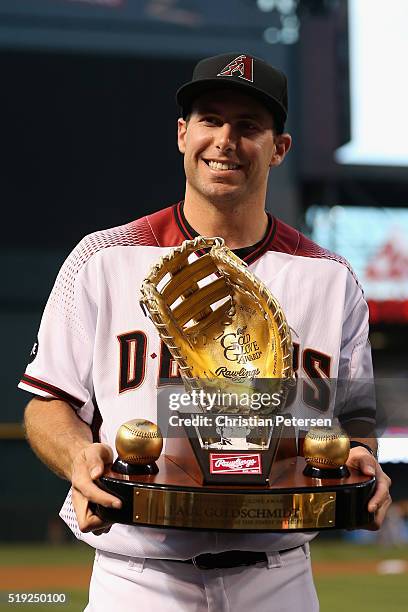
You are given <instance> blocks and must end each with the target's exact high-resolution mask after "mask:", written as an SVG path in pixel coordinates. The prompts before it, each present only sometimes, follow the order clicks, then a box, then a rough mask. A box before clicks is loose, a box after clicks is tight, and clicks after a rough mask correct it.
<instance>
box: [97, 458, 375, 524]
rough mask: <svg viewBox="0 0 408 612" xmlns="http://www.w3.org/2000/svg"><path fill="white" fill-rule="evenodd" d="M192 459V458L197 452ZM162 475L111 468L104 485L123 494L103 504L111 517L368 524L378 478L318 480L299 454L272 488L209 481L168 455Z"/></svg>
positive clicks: (144, 520) (356, 476) (357, 476)
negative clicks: (115, 504)
mask: <svg viewBox="0 0 408 612" xmlns="http://www.w3.org/2000/svg"><path fill="white" fill-rule="evenodd" d="M190 457H191V455H190ZM157 465H158V468H159V471H158V473H157V474H148V475H137V476H134V475H126V474H118V473H115V472H113V471H108V472H107V473H105V474H104V476H102V477H101V478H100V479H99V481H98V484H99V486H101V488H103V489H105V490H106V491H109V493H112V494H113V495H115V496H117V497H119V498H120V499H121V500H122V502H123V507H122V508H121V509H120V510H115V509H113V508H104V507H102V506H98V507H97V512H98V514H99V516H101V517H102V518H103V519H105V520H107V521H111V522H119V523H125V524H128V525H143V526H145V527H164V528H177V529H202V530H206V531H208V530H217V531H234V532H239V531H244V532H262V531H269V532H272V531H278V532H279V531H280V532H281V531H316V530H319V531H320V530H325V529H358V528H362V527H367V526H368V525H369V524H370V523H371V522H372V521H373V520H374V515H373V514H371V513H369V512H368V511H367V504H368V501H369V499H370V497H371V496H372V495H373V492H374V488H375V478H367V476H365V475H363V474H361V472H358V471H357V470H354V469H353V468H350V476H349V477H345V478H340V479H333V478H330V479H316V478H312V477H308V476H304V474H303V471H304V468H305V460H304V458H303V457H297V456H293V457H290V458H288V459H285V460H283V461H282V462H281V464H280V468H279V469H278V470H277V473H276V476H274V470H272V472H271V476H272V477H271V478H269V482H268V484H266V485H253V486H249V485H245V484H241V485H238V484H236V485H229V486H225V485H223V484H219V485H216V486H214V485H206V484H203V483H202V480H203V479H202V476H201V475H200V474H199V473H198V472H196V471H194V470H192V469H191V465H190V469H189V473H187V472H186V471H185V470H184V469H183V468H182V467H181V466H180V465H178V464H177V463H175V462H174V461H173V460H172V459H171V458H170V457H169V456H166V455H164V456H163V455H162V456H161V457H160V458H159V459H158V461H157Z"/></svg>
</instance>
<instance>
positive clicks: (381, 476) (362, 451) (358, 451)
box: [347, 446, 392, 531]
mask: <svg viewBox="0 0 408 612" xmlns="http://www.w3.org/2000/svg"><path fill="white" fill-rule="evenodd" d="M347 465H348V466H350V467H353V468H355V469H357V470H360V472H362V473H363V474H366V475H367V476H375V478H376V482H377V486H376V489H375V493H374V495H373V497H372V498H371V499H370V501H369V502H368V511H369V512H374V513H375V518H374V523H373V524H372V525H370V527H369V528H370V529H371V530H373V531H376V530H377V529H379V528H380V527H381V525H382V522H383V520H384V517H385V515H386V513H387V510H388V508H389V507H390V505H391V501H392V500H391V495H390V486H391V479H390V478H389V477H388V476H387V474H385V473H384V472H383V471H382V469H381V466H380V464H379V463H378V461H377V460H376V459H375V457H374V456H373V455H372V454H371V453H370V452H369V451H368V450H367V449H366V448H364V447H363V446H356V447H355V448H352V449H351V450H350V455H349V458H348V461H347Z"/></svg>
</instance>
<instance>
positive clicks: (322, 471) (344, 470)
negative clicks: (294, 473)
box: [303, 463, 350, 478]
mask: <svg viewBox="0 0 408 612" xmlns="http://www.w3.org/2000/svg"><path fill="white" fill-rule="evenodd" d="M303 475H304V476H310V478H348V477H349V476H350V471H349V469H348V467H347V465H341V466H340V467H338V468H318V467H315V466H313V465H310V463H307V464H306V467H305V469H304V470H303Z"/></svg>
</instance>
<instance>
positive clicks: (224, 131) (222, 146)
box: [216, 123, 237, 151]
mask: <svg viewBox="0 0 408 612" xmlns="http://www.w3.org/2000/svg"><path fill="white" fill-rule="evenodd" d="M216 146H217V149H218V150H219V151H234V150H235V149H236V146H237V138H236V134H235V133H234V130H233V127H232V125H231V124H230V123H224V124H223V125H222V126H220V127H219V129H218V133H217V142H216Z"/></svg>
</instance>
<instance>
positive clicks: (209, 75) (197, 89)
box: [176, 53, 288, 132]
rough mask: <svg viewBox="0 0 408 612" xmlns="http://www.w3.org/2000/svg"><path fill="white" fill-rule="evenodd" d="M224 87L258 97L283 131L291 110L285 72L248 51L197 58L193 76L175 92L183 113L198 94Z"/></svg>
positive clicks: (186, 111) (188, 109)
mask: <svg viewBox="0 0 408 612" xmlns="http://www.w3.org/2000/svg"><path fill="white" fill-rule="evenodd" d="M225 88H232V89H239V90H240V91H242V92H243V93H245V94H247V95H250V96H254V97H255V98H257V99H258V100H259V101H260V102H262V103H263V104H264V105H265V106H266V107H267V108H268V109H269V110H270V111H271V113H272V115H273V117H274V119H275V127H276V129H277V130H278V131H279V132H281V131H283V128H284V125H285V121H286V117H287V114H288V87H287V79H286V76H285V75H284V73H283V72H281V71H280V70H278V69H277V68H274V67H273V66H271V65H270V64H268V63H267V62H265V61H264V60H262V59H259V58H258V57H254V56H252V55H248V54H246V53H224V54H223V55H215V56H213V57H207V58H205V59H202V60H201V61H200V62H198V64H197V65H196V66H195V68H194V71H193V78H192V80H191V81H190V82H189V83H185V84H184V85H182V86H181V87H180V89H179V90H178V91H177V94H176V100H177V103H178V104H179V106H181V109H182V114H183V117H186V116H187V115H188V113H189V112H190V110H191V107H192V104H193V102H194V100H195V98H197V97H198V96H200V95H201V94H203V93H206V92H208V91H213V90H214V89H225Z"/></svg>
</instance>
